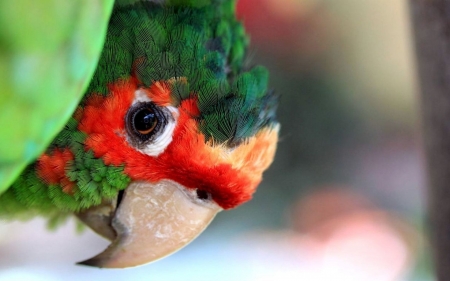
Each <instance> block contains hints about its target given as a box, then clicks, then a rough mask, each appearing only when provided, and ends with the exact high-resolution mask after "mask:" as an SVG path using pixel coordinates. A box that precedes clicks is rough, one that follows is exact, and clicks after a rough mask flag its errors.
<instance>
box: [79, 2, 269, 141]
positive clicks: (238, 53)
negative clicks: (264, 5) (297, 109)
mask: <svg viewBox="0 0 450 281" xmlns="http://www.w3.org/2000/svg"><path fill="white" fill-rule="evenodd" d="M169 2H170V1H169ZM172 2H177V1H172ZM178 2H180V1H178ZM209 2H210V3H209V5H197V6H195V7H192V6H189V5H179V4H173V5H164V6H163V5H159V4H155V3H152V2H141V1H138V2H137V3H134V4H131V5H132V9H131V8H130V5H128V6H123V7H119V8H116V9H115V11H114V13H113V15H112V17H111V20H110V27H109V30H108V34H107V38H106V42H105V48H104V52H103V53H102V56H101V58H100V62H99V66H98V67H97V71H96V74H95V76H94V78H93V81H92V82H91V85H90V88H89V90H88V91H87V92H88V93H91V92H95V93H102V94H107V93H108V91H107V87H106V85H107V84H108V83H107V82H110V83H111V82H113V81H116V80H117V79H120V78H126V77H129V76H130V75H133V74H134V75H135V76H136V78H138V79H139V81H140V82H141V83H142V84H143V85H144V86H151V85H152V83H154V82H155V81H161V80H169V79H173V80H174V81H175V82H174V83H171V87H172V89H171V90H172V91H171V93H172V101H173V103H174V105H178V104H179V103H180V102H181V101H182V100H184V99H187V98H190V97H192V95H194V96H195V97H196V99H197V105H198V108H199V110H200V116H198V122H199V128H200V130H201V131H202V133H203V134H204V135H205V136H206V139H207V140H209V139H211V138H212V139H214V141H216V142H220V143H226V144H228V145H230V146H234V145H236V144H239V143H240V142H241V141H242V140H245V139H246V138H248V137H251V136H253V135H254V134H255V133H256V132H257V131H259V130H260V129H261V128H262V127H265V126H269V125H271V124H273V123H274V122H275V109H276V108H275V107H276V104H277V101H276V99H277V98H276V96H275V95H274V94H273V92H271V91H268V90H267V82H268V73H267V70H266V69H265V68H263V67H261V66H256V67H253V68H248V69H247V68H246V67H245V66H244V61H245V54H246V50H247V45H248V38H247V36H246V34H245V31H244V28H243V26H242V25H241V23H240V22H238V21H237V20H236V19H235V17H234V6H233V4H234V3H233V2H234V1H209ZM174 78H175V79H174ZM180 78H182V79H180Z"/></svg>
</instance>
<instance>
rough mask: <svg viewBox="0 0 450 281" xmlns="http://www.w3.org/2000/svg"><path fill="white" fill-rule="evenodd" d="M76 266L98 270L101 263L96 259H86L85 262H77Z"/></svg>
mask: <svg viewBox="0 0 450 281" xmlns="http://www.w3.org/2000/svg"><path fill="white" fill-rule="evenodd" d="M77 265H85V266H90V267H98V268H102V267H103V266H102V262H101V261H100V260H98V259H96V258H92V259H88V260H85V261H80V262H77Z"/></svg>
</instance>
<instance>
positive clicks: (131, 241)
mask: <svg viewBox="0 0 450 281" xmlns="http://www.w3.org/2000/svg"><path fill="white" fill-rule="evenodd" d="M113 208H114V209H115V206H113V204H110V203H108V204H106V206H102V207H94V208H91V209H88V210H87V211H85V212H83V213H80V214H78V217H79V218H81V220H83V221H84V222H85V223H87V224H88V225H90V226H91V225H92V226H91V227H92V228H93V229H94V230H95V231H97V232H99V233H100V234H102V235H103V236H105V237H107V238H109V239H111V240H112V243H111V245H109V246H108V248H106V250H105V251H103V252H102V253H100V254H98V255H97V256H95V257H93V258H91V259H88V260H86V261H83V262H80V263H79V264H84V265H90V266H96V267H106V268H123V267H131V266H137V265H142V264H145V263H149V262H152V261H156V260H158V259H161V258H163V257H165V256H167V255H170V254H172V253H174V252H175V251H177V250H179V249H181V248H182V247H184V246H185V245H187V244H188V243H189V242H191V241H192V240H193V239H194V238H195V237H197V236H198V235H199V234H200V233H201V232H202V231H203V230H204V229H205V228H206V227H207V226H208V224H209V223H210V222H211V221H212V219H213V218H214V216H215V215H216V214H217V213H218V212H219V211H220V210H221V208H220V207H219V206H218V205H217V204H215V203H212V202H204V201H202V200H199V199H196V198H193V197H192V196H191V194H189V193H188V192H187V191H186V188H184V187H183V186H181V185H179V184H178V183H175V182H173V181H168V180H164V181H161V182H158V183H155V184H151V183H147V182H133V183H131V184H130V185H129V186H128V187H127V188H126V190H125V193H124V195H123V198H122V200H121V201H120V203H119V206H118V208H117V210H116V211H115V212H114V211H113V210H112V209H113ZM111 216H113V217H112V218H111Z"/></svg>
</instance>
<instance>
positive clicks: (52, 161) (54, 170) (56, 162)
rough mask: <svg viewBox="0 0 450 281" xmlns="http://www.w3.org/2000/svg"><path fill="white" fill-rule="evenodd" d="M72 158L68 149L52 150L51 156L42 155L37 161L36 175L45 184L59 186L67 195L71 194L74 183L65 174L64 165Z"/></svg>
mask: <svg viewBox="0 0 450 281" xmlns="http://www.w3.org/2000/svg"><path fill="white" fill-rule="evenodd" d="M73 158H74V156H73V154H72V152H71V151H70V150H69V149H67V148H66V149H58V148H56V149H54V150H53V151H52V152H51V154H42V155H41V157H39V159H38V160H37V168H36V171H37V175H38V176H39V177H40V178H41V179H42V180H43V181H44V182H46V183H47V184H59V185H61V187H62V190H63V191H64V192H65V193H67V194H72V191H73V187H74V186H75V183H74V182H72V181H70V180H69V179H68V178H67V176H66V173H65V169H66V165H67V164H68V162H69V161H72V160H73Z"/></svg>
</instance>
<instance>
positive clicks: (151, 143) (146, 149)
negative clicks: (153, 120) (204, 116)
mask: <svg viewBox="0 0 450 281" xmlns="http://www.w3.org/2000/svg"><path fill="white" fill-rule="evenodd" d="M150 103H152V100H151V99H150V98H149V97H148V95H147V92H146V91H145V90H144V89H138V90H136V91H135V98H134V100H133V102H132V106H131V108H130V109H129V113H130V111H132V110H133V107H139V106H140V105H142V104H150ZM151 106H152V107H154V108H155V111H156V112H157V113H158V114H157V115H158V116H159V118H160V119H163V120H159V122H160V124H159V127H157V129H158V130H157V131H156V132H155V134H154V135H152V137H151V138H148V139H142V138H140V137H139V136H136V135H139V134H138V133H135V131H136V130H133V129H132V126H133V125H130V123H132V122H133V121H132V120H128V119H129V117H128V115H129V114H127V117H125V122H126V124H127V141H128V143H129V144H130V145H131V146H133V148H135V149H136V150H137V151H139V152H141V153H143V154H147V155H149V156H158V155H159V154H161V153H162V152H164V150H165V149H166V148H167V146H168V145H169V144H170V143H171V142H172V136H173V131H174V130H175V126H176V124H177V120H178V116H179V111H178V109H177V108H176V107H173V106H165V107H159V106H156V105H154V104H153V103H152V104H151ZM130 128H131V129H130Z"/></svg>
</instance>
